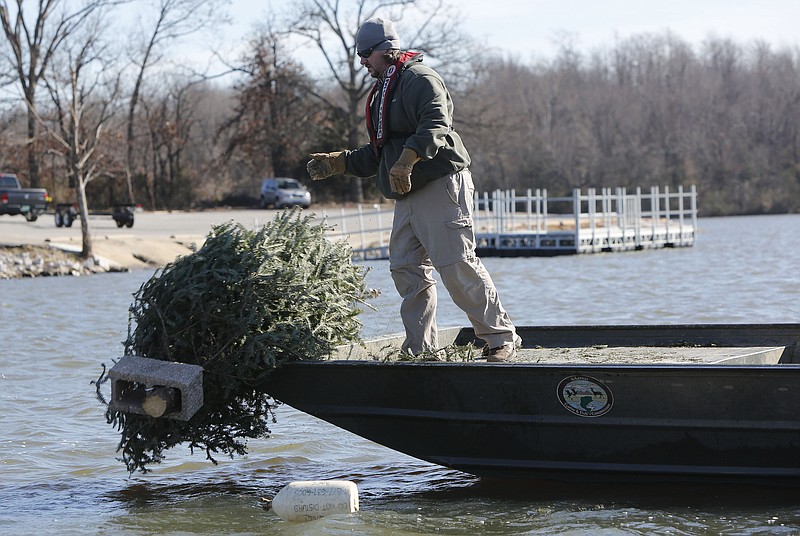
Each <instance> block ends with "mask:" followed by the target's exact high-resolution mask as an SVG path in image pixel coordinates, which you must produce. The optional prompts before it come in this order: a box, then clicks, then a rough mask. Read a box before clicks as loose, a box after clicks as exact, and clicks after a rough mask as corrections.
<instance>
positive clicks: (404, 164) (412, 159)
mask: <svg viewBox="0 0 800 536" xmlns="http://www.w3.org/2000/svg"><path fill="white" fill-rule="evenodd" d="M419 161H420V157H418V156H417V153H415V152H414V150H413V149H409V148H408V147H403V152H402V153H400V157H399V158H398V159H397V162H395V163H394V165H393V166H392V169H390V170H389V184H390V186H391V187H392V191H393V192H395V193H398V194H407V193H408V192H410V191H411V170H412V169H413V167H414V164H416V163H417V162H419Z"/></svg>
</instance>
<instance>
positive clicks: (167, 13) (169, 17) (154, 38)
mask: <svg viewBox="0 0 800 536" xmlns="http://www.w3.org/2000/svg"><path fill="white" fill-rule="evenodd" d="M153 3H154V4H155V9H153V10H152V12H153V13H155V18H154V19H153V20H152V21H150V22H149V23H146V24H150V27H149V30H147V34H146V35H145V37H144V38H143V39H142V42H141V43H140V44H139V45H138V47H137V49H136V51H135V52H133V53H132V57H133V63H134V65H135V66H136V69H137V71H136V80H135V82H134V84H133V90H132V92H131V98H130V101H129V102H128V124H127V130H126V141H127V159H126V164H125V177H126V180H127V185H128V197H129V199H130V202H131V203H135V195H134V190H133V181H132V176H133V169H134V148H135V123H136V107H137V106H138V104H139V99H140V97H141V92H142V84H143V83H144V80H145V72H146V71H147V69H148V68H149V67H151V66H152V65H154V64H155V63H157V62H158V61H159V60H160V59H161V56H160V54H161V53H162V51H161V48H162V47H164V46H166V44H168V43H170V42H175V41H176V40H179V39H181V38H183V37H186V36H188V35H191V34H194V33H196V32H198V31H200V30H201V29H203V28H206V27H209V25H210V24H211V23H215V24H219V23H220V22H221V20H220V19H221V18H223V17H221V16H220V9H219V5H220V0H154V2H153ZM148 11H150V10H148Z"/></svg>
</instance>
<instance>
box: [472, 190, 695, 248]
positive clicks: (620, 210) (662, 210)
mask: <svg viewBox="0 0 800 536" xmlns="http://www.w3.org/2000/svg"><path fill="white" fill-rule="evenodd" d="M475 207H476V209H475V213H474V215H473V217H474V220H475V235H476V239H477V241H478V244H477V247H478V252H479V254H483V255H502V256H505V255H558V254H570V253H594V252H600V251H625V250H636V249H645V248H654V247H678V246H691V245H693V244H694V239H695V231H696V229H697V191H696V189H695V187H694V186H692V187H691V188H690V190H689V192H685V191H684V189H683V187H678V190H677V192H670V190H669V188H664V189H663V190H661V189H659V188H658V187H652V188H650V191H649V192H648V193H643V192H642V190H641V188H637V189H636V193H634V194H629V193H627V191H626V189H625V188H615V189H612V188H602V189H601V190H600V191H599V192H598V191H597V190H596V189H594V188H589V189H588V190H587V192H586V194H583V193H581V191H580V190H578V189H575V190H573V193H572V196H570V197H548V195H547V190H539V189H537V190H535V191H532V190H528V191H527V192H526V193H525V195H518V194H517V193H516V192H515V191H514V190H507V191H501V190H496V191H494V192H492V194H491V196H490V195H489V193H488V192H487V193H484V194H483V195H481V196H478V195H476V197H475Z"/></svg>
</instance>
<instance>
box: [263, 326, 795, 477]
mask: <svg viewBox="0 0 800 536" xmlns="http://www.w3.org/2000/svg"><path fill="white" fill-rule="evenodd" d="M547 329H551V328H547ZM615 329H616V330H617V331H613V330H609V331H608V333H612V332H613V333H617V334H618V333H619V332H620V331H619V330H620V329H621V328H619V327H616V328H615ZM567 331H569V330H567ZM765 333H766V332H765ZM793 333H794V332H793ZM551 335H552V333H551ZM573 335H574V333H573ZM773 335H774V333H772V334H771V335H769V337H766V336H765V337H762V338H761V339H759V341H760V342H762V343H767V342H768V343H769V344H774V343H775V341H774V340H773V339H772V338H771V337H772V336H773ZM459 336H460V337H467V338H469V333H466V334H465V333H464V332H462V333H461V334H460V335H459ZM523 336H525V335H523ZM616 336H617V335H615V337H616ZM676 336H677V334H676ZM795 336H796V333H794V335H791V336H789V337H788V338H787V337H786V336H782V335H778V336H777V337H778V339H781V340H783V341H784V342H785V343H787V348H788V350H787V351H786V352H784V357H783V358H782V359H788V360H792V359H793V357H794V354H793V352H794V351H795V349H796V344H797V340H796V339H792V337H795ZM684 338H686V333H684ZM689 338H691V337H689ZM557 339H558V338H557V337H554V342H555V341H556V340H557ZM575 339H577V340H579V339H580V338H579V337H575ZM602 339H603V337H602V336H600V334H599V332H595V338H594V339H593V340H602ZM663 339H664V340H667V339H669V337H667V336H666V335H665V336H664V337H663ZM636 340H637V339H636V338H635V337H634V338H633V339H630V340H629V342H630V343H635V341H636ZM743 342H745V343H747V344H753V343H754V342H756V341H750V340H747V341H743ZM579 343H580V344H584V343H585V341H580V340H579ZM263 388H264V391H265V392H266V393H268V394H269V395H271V396H273V397H274V398H276V399H277V400H280V401H282V402H285V403H287V404H289V405H291V406H293V407H295V408H297V409H299V410H301V411H304V412H306V413H309V414H311V415H314V416H316V417H319V418H321V419H324V420H326V421H328V422H330V423H332V424H334V425H336V426H339V427H341V428H343V429H345V430H349V431H351V432H353V433H355V434H358V435H360V436H362V437H365V438H367V439H370V440H372V441H374V442H376V443H379V444H382V445H385V446H387V447H389V448H392V449H394V450H397V451H400V452H403V453H405V454H409V455H411V456H414V457H416V458H420V459H422V460H426V461H429V462H432V463H435V464H439V465H443V466H446V467H451V468H454V469H458V470H461V471H465V472H468V473H472V474H475V475H478V476H481V477H487V478H547V479H557V480H568V481H598V480H602V481H609V480H617V481H643V480H644V481H653V480H709V479H715V480H718V479H724V480H733V481H754V480H758V481H764V480H768V481H770V482H780V483H787V484H797V483H800V419H798V416H800V364H796V363H785V362H783V363H776V364H763V365H762V364H758V365H751V364H702V365H697V364H691V365H683V364H664V365H650V364H634V365H631V364H625V365H584V364H575V363H568V364H558V365H541V364H531V363H520V364H501V365H497V364H487V363H480V362H467V363H438V362H433V363H405V362H400V363H380V362H370V361H358V360H350V361H344V360H342V361H322V362H297V363H290V364H287V365H284V366H283V367H281V368H280V369H278V370H276V371H275V373H274V374H273V375H272V377H271V378H270V380H269V381H268V382H267V383H266V384H265V385H264V386H263Z"/></svg>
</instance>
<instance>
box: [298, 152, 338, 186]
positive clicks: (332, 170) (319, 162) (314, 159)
mask: <svg viewBox="0 0 800 536" xmlns="http://www.w3.org/2000/svg"><path fill="white" fill-rule="evenodd" d="M308 156H309V158H311V160H309V161H308V164H306V169H307V170H308V174H309V175H311V178H312V179H314V180H315V181H321V180H322V179H327V178H328V177H330V176H331V175H338V174H339V173H344V170H345V160H344V151H336V152H334V153H311V154H310V155H308Z"/></svg>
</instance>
